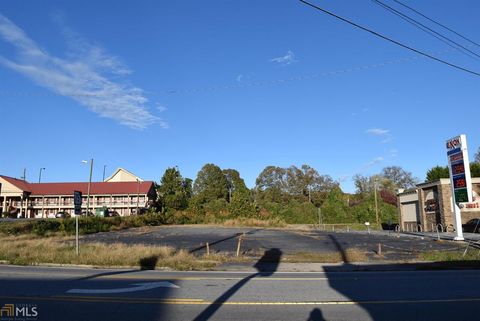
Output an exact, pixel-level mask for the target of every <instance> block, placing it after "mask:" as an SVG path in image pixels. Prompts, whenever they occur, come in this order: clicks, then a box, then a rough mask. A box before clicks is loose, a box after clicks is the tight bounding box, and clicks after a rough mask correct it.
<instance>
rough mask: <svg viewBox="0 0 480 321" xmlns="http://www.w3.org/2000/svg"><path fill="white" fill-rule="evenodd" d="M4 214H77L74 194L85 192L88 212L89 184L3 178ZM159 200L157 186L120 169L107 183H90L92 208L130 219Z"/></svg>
mask: <svg viewBox="0 0 480 321" xmlns="http://www.w3.org/2000/svg"><path fill="white" fill-rule="evenodd" d="M0 184H1V185H0V207H1V209H2V213H8V215H9V216H10V217H12V216H13V217H17V218H51V217H55V214H56V213H58V212H66V213H69V214H70V215H71V216H73V215H74V204H73V192H74V191H80V192H82V212H86V210H87V193H88V185H89V183H88V182H76V183H29V182H27V181H25V180H20V179H17V178H13V177H8V176H3V175H0ZM155 199H156V192H155V187H154V183H153V182H152V181H144V180H142V179H141V178H139V177H137V176H135V175H134V174H132V173H130V172H129V171H127V170H125V169H123V168H119V169H117V170H116V171H115V172H114V173H113V175H112V176H110V177H109V178H107V179H106V180H105V181H104V182H92V183H91V184H90V206H89V207H90V209H89V211H90V212H92V213H93V214H95V213H96V212H98V211H100V210H108V211H114V212H117V213H118V214H119V215H120V216H128V215H132V214H137V211H138V212H139V213H141V212H142V210H144V209H147V208H149V207H150V206H151V204H152V203H153V201H154V200H155Z"/></svg>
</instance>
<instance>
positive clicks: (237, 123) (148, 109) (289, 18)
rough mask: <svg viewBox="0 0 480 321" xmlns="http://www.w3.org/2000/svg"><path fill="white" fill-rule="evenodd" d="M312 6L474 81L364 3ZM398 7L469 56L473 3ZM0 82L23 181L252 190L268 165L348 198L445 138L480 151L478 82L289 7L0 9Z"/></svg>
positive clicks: (438, 155) (11, 149)
mask: <svg viewBox="0 0 480 321" xmlns="http://www.w3.org/2000/svg"><path fill="white" fill-rule="evenodd" d="M313 2H314V3H315V4H317V5H320V6H322V7H324V8H326V9H328V10H331V11H333V12H335V13H337V14H339V15H341V16H344V17H347V18H349V19H351V20H353V21H355V22H357V23H359V24H362V25H364V26H366V27H369V28H372V29H374V30H376V31H379V32H381V33H383V34H385V35H387V36H389V37H392V38H394V39H396V40H398V41H401V42H403V43H405V44H408V45H410V46H413V47H415V48H417V49H420V50H423V51H425V52H428V53H430V54H433V55H435V56H438V57H440V58H441V59H445V60H448V61H450V62H453V63H455V64H459V65H461V66H464V67H467V68H470V69H472V70H475V71H477V72H479V71H480V60H479V59H477V57H474V58H472V57H468V56H466V55H463V54H462V53H461V52H459V51H458V50H453V49H452V48H451V47H449V46H447V45H446V44H444V43H443V42H440V41H438V40H437V39H435V38H432V37H431V36H429V35H427V34H425V33H423V32H421V31H420V30H418V29H416V28H414V27H413V26H411V25H409V24H406V23H405V22H404V21H403V20H401V19H399V18H398V17H395V16H393V15H391V13H389V12H387V11H385V10H383V9H382V8H380V7H379V6H378V5H376V4H374V3H373V2H372V1H369V0H358V1H333V0H330V1H326V0H325V1H320V0H317V1H313ZM385 2H386V3H388V4H389V5H392V6H393V5H395V3H394V2H393V1H391V0H389V1H387V0H385ZM404 2H405V3H406V4H408V5H411V6H414V7H415V8H416V9H418V10H420V11H421V12H423V13H426V14H428V15H429V16H431V17H432V18H435V19H437V20H439V21H441V22H442V23H444V24H446V25H447V26H449V27H451V28H453V29H455V30H457V31H459V32H461V33H462V34H464V35H466V36H467V37H469V38H471V39H473V40H476V41H480V20H478V17H477V15H476V13H477V12H479V11H478V10H479V9H480V4H479V3H478V2H477V1H473V0H472V1H467V0H461V1H454V2H453V1H435V0H425V1H421V2H418V1H412V0H404ZM396 8H401V7H398V5H397V6H396ZM422 21H423V20H422ZM439 31H442V32H443V30H439ZM448 36H451V37H453V35H451V34H448ZM454 39H455V40H456V41H462V40H461V39H460V38H454ZM462 44H463V45H465V46H468V48H469V49H471V50H474V51H476V52H479V53H480V48H478V47H476V46H474V45H470V44H469V43H467V42H465V41H462ZM0 79H1V84H2V85H1V87H0V116H1V119H2V124H1V128H2V133H3V135H2V138H3V139H2V143H1V144H2V147H3V148H2V152H1V156H0V173H1V174H4V175H9V176H14V177H20V176H22V174H23V169H24V168H27V180H29V181H37V180H38V172H39V169H40V168H41V167H45V168H46V169H45V171H43V173H42V181H46V182H55V181H85V180H87V179H88V166H85V165H84V164H82V163H81V160H82V159H90V158H94V160H95V161H94V164H95V166H94V180H101V179H102V171H103V166H104V165H107V171H106V172H107V175H109V174H111V172H112V171H114V170H115V169H116V168H117V167H124V168H126V169H128V170H130V171H132V172H134V173H135V174H137V175H139V176H140V177H142V178H144V179H151V180H155V181H159V179H160V177H161V175H162V174H163V172H164V171H165V169H166V168H167V167H171V166H178V167H179V169H180V171H181V172H182V174H183V175H184V176H186V177H191V178H193V179H194V178H195V177H196V173H197V172H198V170H200V168H201V167H202V166H203V165H204V164H205V163H215V164H217V165H219V166H220V167H222V168H235V169H237V170H239V171H240V173H241V175H242V177H243V178H244V179H245V181H246V183H247V185H248V186H250V187H253V186H254V184H255V178H256V177H257V176H258V174H259V173H260V172H261V171H262V169H263V168H264V167H265V166H268V165H276V166H284V167H286V166H290V165H297V166H300V165H302V164H309V165H310V166H312V167H314V168H316V169H317V170H318V171H319V172H320V173H321V174H328V175H331V176H332V177H333V178H334V179H336V180H339V181H341V185H342V188H343V189H344V190H345V191H348V192H353V191H354V187H353V183H352V181H351V177H352V176H353V175H355V174H362V175H370V174H374V173H378V172H380V171H381V169H382V168H383V167H385V166H391V165H398V166H402V167H403V168H404V169H406V170H408V171H411V172H413V174H414V175H415V176H417V177H418V178H420V179H422V180H423V179H424V178H425V172H426V171H427V170H428V169H429V168H431V167H432V166H435V165H437V164H440V165H444V164H446V152H445V146H444V143H445V140H446V139H448V138H451V137H453V136H456V135H457V134H461V133H464V134H466V135H467V140H468V144H469V147H470V155H471V157H473V154H474V152H475V151H476V150H477V149H478V147H479V146H480V135H479V130H478V124H479V121H480V112H479V108H478V93H479V91H478V85H479V83H480V82H479V80H480V78H479V77H478V76H474V75H470V74H467V73H464V72H461V71H458V70H455V69H453V68H450V67H447V66H445V65H442V64H440V63H438V62H435V61H431V60H428V59H426V58H423V57H420V56H419V55H417V54H415V53H412V52H409V51H407V50H405V49H402V48H400V47H397V46H395V45H393V44H390V43H387V42H385V41H383V40H381V39H378V38H376V37H374V36H372V35H370V34H367V33H365V32H362V31H360V30H358V29H354V28H352V27H351V26H348V25H346V24H344V23H342V22H340V21H338V20H335V19H333V18H331V17H329V16H326V15H324V14H321V13H320V12H317V11H315V10H313V9H311V8H309V7H307V6H305V5H303V4H301V3H300V2H298V1H294V0H292V1H286V0H282V1H274V0H272V1H267V0H264V1H207V2H203V1H181V2H180V1H127V0H126V1H120V2H119V1H91V0H86V1H2V2H1V3H0Z"/></svg>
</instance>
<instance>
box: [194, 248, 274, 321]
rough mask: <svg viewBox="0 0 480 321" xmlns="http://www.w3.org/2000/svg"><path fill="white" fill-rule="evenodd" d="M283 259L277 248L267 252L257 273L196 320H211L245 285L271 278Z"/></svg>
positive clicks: (230, 290)
mask: <svg viewBox="0 0 480 321" xmlns="http://www.w3.org/2000/svg"><path fill="white" fill-rule="evenodd" d="M281 257H282V251H280V250H279V249H277V248H273V249H270V250H267V251H265V253H264V254H263V256H262V257H261V258H260V260H258V262H257V263H256V264H255V268H256V269H257V270H258V272H257V273H255V274H252V275H249V276H248V277H246V278H244V279H242V280H240V281H239V282H238V283H237V284H235V285H234V286H232V287H231V288H230V289H228V291H227V292H225V293H223V294H222V295H221V296H220V297H218V298H217V299H216V300H215V302H213V303H212V304H211V305H209V306H208V307H207V308H206V309H205V310H203V311H202V312H201V313H200V314H199V315H198V316H197V317H196V318H195V319H194V320H195V321H204V320H208V319H210V318H211V317H212V316H213V315H214V314H215V312H216V311H217V310H218V309H220V307H221V306H222V305H223V304H224V303H225V302H227V300H228V299H229V298H230V297H231V296H232V295H234V294H235V293H236V292H237V291H238V290H240V289H241V288H242V287H243V286H244V285H245V284H247V283H248V281H250V280H251V279H253V278H255V277H258V276H262V277H266V276H270V275H272V274H273V273H275V271H276V270H277V268H278V265H279V264H280V259H281Z"/></svg>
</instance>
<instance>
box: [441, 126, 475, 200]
mask: <svg viewBox="0 0 480 321" xmlns="http://www.w3.org/2000/svg"><path fill="white" fill-rule="evenodd" d="M446 148H447V156H448V169H449V171H450V183H451V184H452V191H453V196H454V198H455V199H454V201H455V203H467V202H471V201H472V179H471V177H470V163H469V161H468V149H467V138H466V136H465V135H460V136H457V137H454V138H452V139H449V140H447V143H446Z"/></svg>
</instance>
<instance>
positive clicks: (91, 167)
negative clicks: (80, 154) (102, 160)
mask: <svg viewBox="0 0 480 321" xmlns="http://www.w3.org/2000/svg"><path fill="white" fill-rule="evenodd" d="M82 163H84V164H88V161H86V160H82ZM92 173H93V158H92V159H90V178H89V180H88V189H87V213H86V214H87V216H88V212H89V209H90V187H91V185H92Z"/></svg>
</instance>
